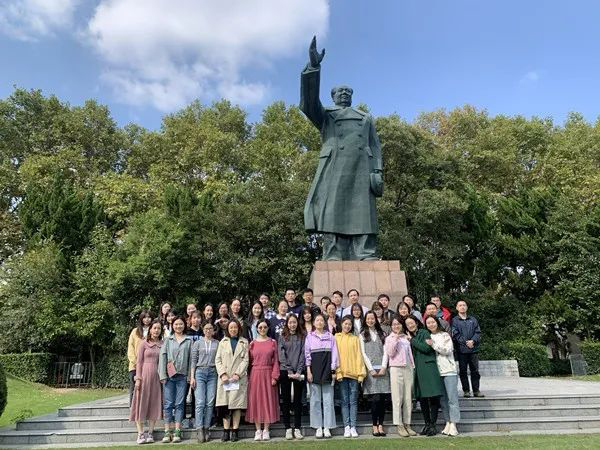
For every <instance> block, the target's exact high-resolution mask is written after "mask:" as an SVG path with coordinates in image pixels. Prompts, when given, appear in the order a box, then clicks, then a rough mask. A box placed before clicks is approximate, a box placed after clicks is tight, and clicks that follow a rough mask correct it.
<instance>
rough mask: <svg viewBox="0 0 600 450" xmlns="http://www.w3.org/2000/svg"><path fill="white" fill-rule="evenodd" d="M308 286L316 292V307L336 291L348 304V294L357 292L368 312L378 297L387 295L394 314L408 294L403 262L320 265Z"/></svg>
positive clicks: (333, 262) (332, 263) (318, 262)
mask: <svg viewBox="0 0 600 450" xmlns="http://www.w3.org/2000/svg"><path fill="white" fill-rule="evenodd" d="M308 286H309V287H310V288H311V289H312V290H313V291H314V296H315V301H316V302H317V304H318V301H319V299H320V298H321V297H323V296H328V297H331V293H332V292H333V291H340V292H342V293H343V294H344V302H346V301H347V296H346V293H347V292H348V291H349V290H350V289H356V290H358V292H359V293H360V297H359V301H360V303H361V304H362V305H364V306H366V307H367V308H369V309H371V306H372V305H373V302H374V301H375V300H377V296H378V295H379V294H387V295H388V296H389V297H390V306H389V308H390V309H391V310H393V311H395V310H396V305H398V303H399V302H400V301H401V300H402V296H404V295H406V294H408V288H407V286H406V275H405V273H404V271H403V270H401V268H400V261H317V262H316V263H315V265H314V267H313V270H312V272H311V274H310V281H309V283H308ZM343 306H344V307H346V306H347V304H346V303H344V305H343Z"/></svg>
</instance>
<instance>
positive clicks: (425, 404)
mask: <svg viewBox="0 0 600 450" xmlns="http://www.w3.org/2000/svg"><path fill="white" fill-rule="evenodd" d="M419 403H421V412H422V413H423V420H424V421H425V425H435V424H436V423H437V419H438V411H439V409H440V397H421V398H420V399H419Z"/></svg>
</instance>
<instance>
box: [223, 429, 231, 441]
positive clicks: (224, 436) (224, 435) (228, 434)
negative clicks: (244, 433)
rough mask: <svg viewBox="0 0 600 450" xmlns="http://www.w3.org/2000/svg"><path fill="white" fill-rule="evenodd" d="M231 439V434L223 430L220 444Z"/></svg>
mask: <svg viewBox="0 0 600 450" xmlns="http://www.w3.org/2000/svg"><path fill="white" fill-rule="evenodd" d="M230 439H231V432H230V431H229V430H223V437H221V442H227V441H228V440H230Z"/></svg>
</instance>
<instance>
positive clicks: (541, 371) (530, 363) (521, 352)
mask: <svg viewBox="0 0 600 450" xmlns="http://www.w3.org/2000/svg"><path fill="white" fill-rule="evenodd" d="M479 359H481V360H500V359H516V360H517V363H518V364H519V375H521V376H522V377H542V376H546V375H550V373H551V365H550V359H549V358H548V354H547V353H546V347H544V346H543V345H541V344H534V343H529V342H502V343H489V342H488V343H486V344H484V345H482V346H481V350H480V354H479Z"/></svg>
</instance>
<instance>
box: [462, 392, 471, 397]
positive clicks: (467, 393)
mask: <svg viewBox="0 0 600 450" xmlns="http://www.w3.org/2000/svg"><path fill="white" fill-rule="evenodd" d="M470 396H471V393H470V392H469V391H464V392H463V397H464V398H469V397H470Z"/></svg>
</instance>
